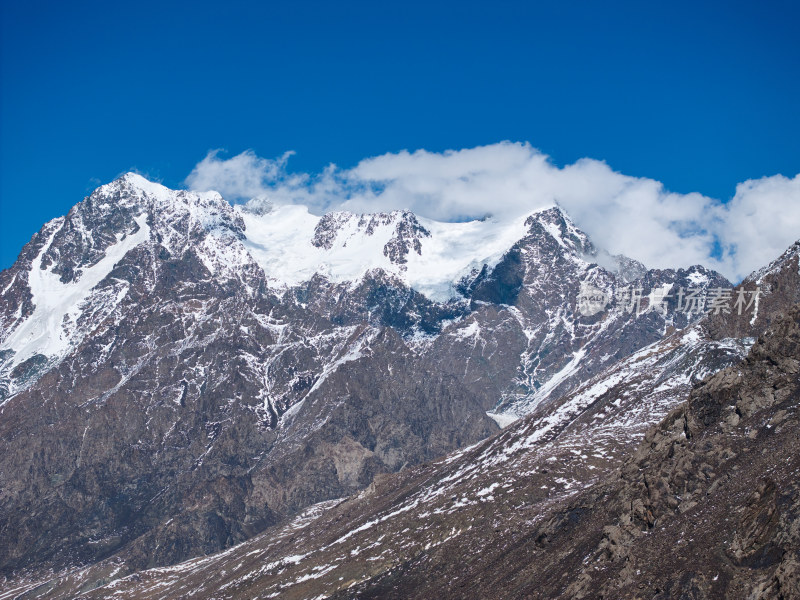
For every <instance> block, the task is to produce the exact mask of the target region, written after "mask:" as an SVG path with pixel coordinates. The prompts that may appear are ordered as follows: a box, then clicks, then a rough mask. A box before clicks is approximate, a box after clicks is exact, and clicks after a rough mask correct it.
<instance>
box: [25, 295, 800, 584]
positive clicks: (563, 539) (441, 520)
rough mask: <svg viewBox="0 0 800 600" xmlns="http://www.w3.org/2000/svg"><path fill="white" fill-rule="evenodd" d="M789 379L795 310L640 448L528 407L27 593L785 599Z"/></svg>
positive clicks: (799, 359) (793, 382) (794, 468)
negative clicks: (374, 474)
mask: <svg viewBox="0 0 800 600" xmlns="http://www.w3.org/2000/svg"><path fill="white" fill-rule="evenodd" d="M639 360H640V361H641V360H646V359H641V358H640V359H639ZM634 362H636V361H635V360H634ZM645 370H647V369H645ZM799 376H800V306H796V307H794V308H792V309H790V310H789V311H788V312H786V314H783V315H782V316H778V315H773V317H772V323H771V325H770V327H769V328H768V329H767V330H766V331H765V333H764V334H763V335H762V336H761V337H760V338H759V339H758V341H757V342H756V343H755V345H754V346H753V348H752V350H751V351H750V352H749V354H748V355H747V357H746V358H745V359H744V360H743V361H741V362H738V363H737V364H735V365H734V366H731V367H728V368H726V369H723V370H721V371H718V372H717V373H715V374H713V375H710V376H708V377H707V378H705V379H704V380H702V381H701V382H699V383H698V385H697V386H696V387H695V388H694V389H693V390H692V391H691V393H690V395H689V398H688V400H687V401H685V402H683V403H681V404H679V405H678V406H677V407H676V408H675V409H673V410H672V411H670V412H669V414H667V416H666V417H665V418H664V419H663V420H661V422H660V423H658V424H657V425H656V426H654V427H652V428H650V429H649V430H648V431H647V432H646V434H645V435H644V437H643V438H641V437H639V438H638V439H640V440H641V443H640V444H639V445H638V448H637V447H636V446H634V447H632V448H631V447H629V448H628V449H627V450H626V452H623V453H614V452H613V450H612V449H611V447H610V446H608V445H606V446H603V445H602V444H601V445H600V446H599V447H598V446H595V445H594V442H598V441H602V439H603V436H602V435H598V436H597V437H595V438H592V437H591V436H592V434H593V431H592V430H588V431H587V430H581V428H580V426H578V427H575V426H574V425H575V424H577V423H578V421H579V420H578V421H569V422H564V423H562V427H560V428H558V429H559V430H558V431H556V428H554V427H552V421H550V422H548V421H547V419H542V418H537V417H536V416H535V415H533V416H531V417H528V418H526V419H525V420H524V421H522V422H520V423H517V424H515V425H514V426H512V427H509V428H508V429H506V430H505V431H503V432H502V433H501V434H498V435H496V436H494V437H493V438H491V439H489V440H487V441H485V442H482V443H480V444H479V445H477V446H475V447H473V448H470V449H467V450H463V451H461V452H459V453H457V454H454V455H452V456H450V457H448V458H446V459H443V460H440V461H437V462H435V463H433V464H426V465H422V466H419V467H414V468H412V469H409V470H407V471H404V472H402V473H399V474H395V475H388V476H384V477H383V478H379V479H377V480H376V481H375V483H374V484H373V485H372V486H370V488H369V489H368V490H366V491H365V492H362V493H361V494H360V495H358V496H356V497H354V498H351V499H349V500H346V501H343V502H338V503H336V502H334V503H331V504H327V505H319V506H317V507H315V508H313V509H311V510H309V511H308V512H306V513H305V514H304V515H302V516H300V517H299V518H298V519H296V520H295V521H293V522H291V523H289V524H287V525H285V526H283V527H280V528H276V529H272V530H269V531H268V532H266V533H265V534H263V535H260V536H257V537H255V538H254V539H252V540H250V541H248V542H246V543H245V544H243V545H241V546H237V547H235V548H232V549H230V550H228V551H226V552H224V553H222V554H218V555H215V556H212V557H208V558H204V559H198V560H194V561H189V562H187V563H184V564H181V565H177V566H175V567H171V568H164V569H154V570H151V571H146V572H143V573H138V574H134V575H131V576H128V577H126V578H123V579H117V580H114V581H111V582H110V583H108V584H107V585H106V586H105V587H102V588H100V589H94V590H92V591H89V589H88V588H91V587H92V586H93V585H95V584H94V583H91V582H97V581H98V580H100V579H102V577H107V579H106V581H109V580H113V579H114V576H113V574H114V573H116V572H119V570H120V568H121V567H120V565H118V564H115V563H113V562H109V563H108V564H101V565H96V566H95V567H94V568H93V569H94V570H93V571H83V572H77V573H73V574H72V575H70V576H68V577H65V578H63V579H61V580H59V581H57V582H54V583H52V584H51V585H52V586H53V587H48V588H38V589H33V590H31V591H30V592H29V593H28V594H27V595H26V596H25V597H30V598H37V597H70V595H78V596H79V597H81V598H101V597H107V596H108V595H110V594H113V595H114V597H120V598H160V599H167V598H184V597H189V596H202V597H212V596H213V597H215V598H252V597H262V598H277V597H280V598H312V597H314V598H431V597H442V598H466V597H470V598H473V597H502V598H665V599H666V598H677V597H691V598H723V597H724V598H742V599H744V598H795V597H798V595H800V561H799V560H798V559H799V558H800V530H798V523H800V520H799V519H800V504H799V503H798V498H800V494H798V492H800V490H798V478H797V475H798V473H800V458H798V457H799V456H800V455H799V454H798V452H797V443H798V440H799V439H800V435H798V434H800V420H798V407H800V377H799ZM615 395H622V396H624V392H621V390H620V391H618V392H617V394H615ZM613 404H614V403H613V402H612V403H611V404H610V405H613ZM610 405H607V406H610ZM615 420H616V423H617V427H618V433H619V434H623V433H625V431H624V428H625V426H626V424H627V421H626V419H625V418H624V415H618V416H617V417H611V418H610V419H608V421H609V422H614V421H615ZM576 439H580V444H579V445H577V446H576V445H573V442H574V441H576ZM625 439H627V437H626V436H625V435H619V440H620V441H624V440H625ZM587 442H589V443H587ZM611 467H617V468H611ZM81 588H83V589H84V593H83V594H81V593H80V590H81ZM62 594H63V595H64V596H62Z"/></svg>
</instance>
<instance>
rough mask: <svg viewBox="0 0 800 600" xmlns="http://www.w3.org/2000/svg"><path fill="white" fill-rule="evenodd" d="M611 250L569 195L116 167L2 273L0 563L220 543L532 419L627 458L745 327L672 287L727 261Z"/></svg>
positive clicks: (156, 553)
mask: <svg viewBox="0 0 800 600" xmlns="http://www.w3.org/2000/svg"><path fill="white" fill-rule="evenodd" d="M484 228H486V229H484ZM487 232H488V233H487ZM480 240H482V242H481V244H479V245H478V246H477V247H475V246H476V241H480ZM601 254H602V251H600V250H597V249H596V248H594V246H593V245H592V244H591V241H590V240H589V239H588V237H587V236H585V234H583V233H582V232H580V230H578V229H577V228H576V227H575V226H574V224H572V223H571V221H570V220H569V218H568V217H567V216H566V215H565V214H564V213H563V212H562V211H561V210H560V209H558V208H557V207H556V208H545V209H543V210H539V211H538V212H533V213H532V214H531V215H529V216H528V217H526V218H525V219H522V220H520V221H519V222H513V223H511V224H498V223H492V222H490V221H485V222H473V223H467V224H437V223H435V222H431V221H427V220H424V219H421V218H417V217H415V216H414V215H412V214H411V213H407V212H402V211H400V212H396V213H390V214H385V215H373V216H358V215H347V214H341V213H339V214H333V215H332V216H330V217H323V218H319V217H310V215H309V214H308V212H307V211H305V209H303V208H302V207H275V206H271V205H269V204H267V203H265V202H263V201H261V200H258V201H252V202H251V203H250V204H248V205H246V206H238V207H232V206H231V205H229V204H228V203H227V202H225V201H224V199H222V198H221V197H219V196H218V195H216V194H213V193H209V194H194V193H190V192H183V191H171V190H166V188H163V187H161V186H158V185H157V184H152V183H150V182H147V181H146V180H143V179H142V178H140V177H138V176H131V175H129V176H125V177H123V178H121V179H120V180H117V181H116V182H114V183H112V184H109V185H107V186H103V187H101V188H99V189H98V190H97V191H96V192H95V193H94V194H92V195H91V196H90V197H89V198H87V199H86V200H84V202H82V203H80V204H78V205H76V206H75V207H74V208H73V209H72V210H71V211H70V212H69V213H68V215H66V216H65V217H63V218H61V219H56V220H54V221H52V222H50V223H49V224H47V225H46V226H45V227H44V228H43V229H42V231H40V232H39V234H37V235H36V236H34V238H33V239H32V241H31V242H30V243H29V244H28V245H27V246H26V247H25V248H24V249H23V251H22V253H21V255H20V258H19V259H18V261H17V263H16V264H15V265H14V266H13V267H12V268H11V269H9V270H6V271H3V272H2V273H0V289H2V290H3V293H2V294H1V295H0V325H2V328H1V329H0V394H2V395H0V431H1V432H2V436H0V440H2V442H0V472H1V473H2V474H3V476H4V480H5V481H7V482H8V483H7V484H6V485H5V486H4V487H3V488H2V490H0V534H2V536H3V539H4V540H5V541H4V542H3V543H2V545H1V546H0V550H2V551H1V552H0V570H2V573H3V574H4V575H5V576H6V577H10V578H11V579H10V580H14V581H22V580H25V579H31V580H41V573H42V572H45V571H47V572H51V573H52V572H57V573H61V572H64V570H67V571H70V570H74V569H76V568H79V567H80V568H82V569H83V568H89V569H90V571H86V573H94V572H95V571H91V567H90V565H93V564H96V565H100V566H98V567H97V568H99V569H101V570H102V569H105V566H103V565H106V566H107V565H109V564H116V565H118V566H120V565H122V566H120V570H119V571H118V572H117V575H118V576H122V575H123V574H126V573H128V572H130V571H131V570H132V571H136V570H139V569H143V568H148V567H154V566H159V565H170V564H173V563H175V562H178V561H181V560H186V559H190V558H192V557H194V556H198V555H201V554H208V553H213V552H216V551H219V550H222V549H224V548H228V547H230V546H232V545H233V544H236V543H239V542H242V541H244V540H247V539H250V538H253V536H255V535H257V534H258V533H259V532H261V531H265V530H269V528H270V527H281V526H283V525H281V524H283V523H287V522H288V521H287V520H288V519H291V518H292V517H293V516H294V515H297V514H300V513H302V511H303V510H304V509H306V508H307V507H309V506H312V505H314V504H315V503H318V502H329V501H331V500H333V499H336V498H341V497H344V496H348V495H350V494H354V493H358V492H359V490H363V489H364V488H365V487H367V486H369V485H370V484H371V482H373V481H374V480H375V477H376V476H378V475H382V474H385V473H391V472H397V471H400V470H404V471H405V470H408V469H409V468H410V467H411V466H412V465H415V464H419V463H421V462H425V461H431V460H434V459H436V458H437V457H440V456H442V455H444V454H446V453H448V452H452V451H454V450H457V449H458V448H462V447H464V446H467V445H470V444H474V443H476V442H479V441H480V440H482V439H484V438H486V437H487V436H489V435H491V434H493V433H495V432H497V431H498V429H499V427H498V425H497V424H496V423H495V421H497V422H499V423H502V424H504V425H506V424H508V423H509V422H511V421H513V420H514V419H517V418H519V417H520V416H524V415H531V417H528V419H531V418H532V419H538V420H539V421H537V422H539V423H540V426H537V427H538V428H537V429H536V432H538V433H530V434H529V436H528V437H530V436H534V437H535V436H542V437H541V438H539V437H537V438H536V439H537V440H539V439H541V440H543V441H546V442H547V444H550V443H551V442H552V441H553V439H556V438H559V439H561V440H562V441H563V439H566V438H564V437H563V435H562V434H561V433H560V431H561V430H562V429H563V428H564V427H567V429H569V430H570V431H573V432H577V433H575V437H574V438H571V439H573V441H572V442H570V443H569V444H567V445H566V446H565V448H566V447H567V446H569V447H570V448H572V449H575V448H577V447H578V446H579V445H580V444H585V443H589V442H587V441H586V440H587V439H589V440H593V441H591V443H595V442H596V443H598V444H601V446H603V448H606V449H607V450H604V452H605V454H606V455H607V457H615V458H613V460H612V459H610V458H606V459H603V461H600V462H602V464H607V465H612V464H617V463H616V462H615V461H617V460H618V459H619V457H620V456H622V455H624V452H625V451H627V450H626V449H629V448H630V447H631V444H632V443H634V442H635V440H636V439H637V437H636V436H639V435H643V433H644V431H645V430H646V429H647V427H648V426H649V425H651V424H652V423H653V422H654V420H653V419H658V418H661V416H663V415H664V414H666V412H668V411H669V410H670V409H671V408H673V407H674V406H675V405H676V404H677V403H678V402H679V400H680V398H681V396H682V395H683V394H684V392H685V391H686V390H688V389H689V387H691V384H692V382H693V381H695V380H697V379H699V378H702V377H703V376H705V375H707V374H708V373H711V372H714V371H716V370H718V369H721V368H724V367H726V366H728V365H730V364H733V363H734V362H736V360H738V359H739V358H740V357H741V356H743V354H744V353H745V352H746V351H747V348H748V347H749V344H750V343H751V342H748V341H747V338H748V337H752V336H735V335H724V333H725V331H727V330H726V329H725V327H728V328H730V327H731V326H730V325H724V324H721V325H719V327H718V329H717V330H716V333H715V334H709V332H708V329H707V326H705V325H703V327H700V326H699V325H696V323H697V322H698V320H699V319H700V318H701V317H702V316H703V313H701V312H697V313H686V312H682V311H679V310H676V308H675V306H674V305H670V303H669V302H666V301H662V300H663V297H664V296H665V295H672V296H673V298H672V300H671V301H672V302H673V303H674V299H675V298H674V297H675V296H676V295H677V290H678V289H679V288H686V289H688V288H690V287H692V288H694V289H697V290H699V291H702V292H708V291H709V290H712V289H715V288H725V287H728V286H729V285H730V284H729V283H728V282H727V281H725V280H724V278H722V277H721V276H719V275H718V274H715V273H713V272H711V271H708V270H706V269H704V268H702V267H693V268H692V269H688V270H662V271H658V270H650V271H647V270H644V268H643V267H642V266H641V265H638V264H637V263H635V261H630V260H626V259H624V257H622V258H617V259H615V263H614V265H616V266H615V268H614V269H613V270H608V269H606V268H604V267H602V266H600V265H599V264H598V261H599V262H603V263H604V264H608V257H607V256H606V257H604V256H601ZM354 258H358V259H359V260H358V261H356V262H352V261H351V259H354ZM295 259H296V261H297V262H296V263H292V261H293V260H295ZM348 261H351V262H348ZM287 264H296V266H297V268H296V269H295V272H294V273H293V274H291V276H287V274H286V265H287ZM312 267H313V268H312ZM795 271H796V269H795ZM781 272H783V271H781ZM786 273H789V271H788V270H786ZM354 274H355V275H354ZM787 276H788V275H787ZM348 277H349V278H348ZM780 277H784V276H783V275H781V276H780ZM780 277H779V278H778V279H776V280H775V281H776V282H778V280H779V279H780ZM784 279H785V277H784ZM780 281H783V279H780ZM776 285H777V283H776ZM781 285H783V284H781ZM37 286H38V287H37ZM637 289H638V290H639V291H638V293H639V301H640V302H638V303H636V304H635V305H634V303H632V302H631V297H630V294H631V293H633V292H634V291H635V290H637ZM776 289H778V288H774V289H773V288H771V289H770V293H769V294H767V295H765V297H764V298H763V299H762V300H761V304H760V309H759V313H758V315H756V316H751V317H750V318H751V319H752V320H753V325H752V327H754V328H758V327H762V326H764V325H765V324H766V323H767V321H768V319H769V318H771V317H770V316H769V315H771V314H772V313H773V311H772V309H770V308H769V307H770V303H771V302H773V300H775V301H777V300H778V299H780V301H781V302H783V301H784V300H785V298H784V296H783V295H781V294H778V293H775V292H774V290H776ZM781 289H783V288H781ZM787 289H788V288H787ZM587 290H593V291H592V294H594V295H596V296H597V297H598V298H600V299H601V300H602V301H604V302H605V304H604V305H603V306H602V307H600V310H597V311H595V312H592V311H587V310H584V309H585V307H584V306H583V305H582V304H581V298H582V294H583V295H586V291H587ZM626 291H627V293H628V295H629V297H628V299H627V300H626V297H625V293H626ZM590 295H591V294H590ZM593 297H594V296H593ZM601 303H602V302H601ZM595 308H596V306H595ZM37 311H39V312H38V313H37ZM43 317H44V318H43ZM723 325H724V326H723ZM754 331H755V330H754ZM748 333H752V331H749V330H748ZM676 374H680V375H681V376H680V377H677V378H676ZM620 386H621V387H620ZM623 388H624V389H627V390H628V395H627V397H626V398H625V399H624V400H622V401H620V402H619V403H618V404H617V405H614V404H613V401H614V400H616V398H612V397H611V396H613V394H614V393H621V392H620V389H623ZM623 395H624V394H623ZM644 395H650V397H651V401H650V404H649V405H646V406H651V408H649V409H647V410H645V409H643V406H642V405H641V404H640V403H639V402H638V400H637V399H639V398H641V397H643V396H644ZM637 411H638V412H637ZM487 413H488V414H489V415H490V416H491V417H492V418H491V419H490V418H489V416H487ZM525 423H528V421H525ZM602 423H608V424H610V425H608V427H606V429H605V431H606V432H608V431H617V432H618V435H600V434H601V432H602V431H604V429H603V427H601V426H600V425H601V424H602ZM541 424H545V425H547V427H548V428H547V429H546V431H545V430H544V429H542V427H544V425H541ZM581 424H582V425H581ZM618 425H619V426H618ZM522 426H523V425H522V424H521V425H520V427H522ZM525 427H527V425H525ZM580 427H583V428H584V430H585V431H584V430H581V429H580ZM609 428H610V429H609ZM509 431H512V430H509ZM513 431H517V430H516V429H514V430H513ZM503 435H506V432H503V433H502V434H501V436H503ZM509 435H510V434H509ZM515 435H516V434H515ZM526 435H528V434H526ZM553 435H555V436H556V438H553V437H552V436H553ZM570 435H572V434H570ZM587 435H588V436H589V438H587V437H586V436H587ZM597 436H600V437H597ZM615 437H616V438H629V439H625V440H624V441H621V442H620V441H617V442H616V443H615V442H614V441H613V440H614V438H615ZM498 439H501V438H498ZM502 439H505V438H502ZM526 439H527V438H526ZM504 443H505V442H504ZM559 443H560V442H559ZM564 443H566V442H564ZM530 444H534V442H533V441H531V442H530ZM530 444H528V442H525V443H523V444H522V446H521V447H522V448H529V447H531V446H530ZM534 445H535V444H534ZM551 451H552V447H551V446H548V450H547V452H551ZM565 451H566V450H565ZM540 458H541V459H542V460H544V458H542V457H540ZM526 460H530V461H532V463H531V464H533V462H535V461H536V460H538V459H536V458H535V455H531V458H530V459H526ZM599 460H600V459H599V458H598V461H599ZM598 464H599V463H598ZM595 468H596V469H599V466H596V467H595ZM588 471H591V469H589V470H588ZM602 472H605V471H601V470H598V474H597V476H600V474H601V473H602ZM587 477H589V479H592V477H594V476H593V475H591V473H587ZM587 481H588V479H587ZM323 506H327V505H323ZM109 561H110V562H109ZM115 568H116V567H115ZM80 572H84V571H80ZM103 573H104V574H103V575H102V577H106V576H108V571H103ZM102 577H101V578H102ZM97 582H99V579H98V580H96V581H95V583H93V584H91V585H95V584H96V583H97ZM84 584H86V580H84Z"/></svg>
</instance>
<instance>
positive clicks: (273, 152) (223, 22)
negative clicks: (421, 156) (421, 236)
mask: <svg viewBox="0 0 800 600" xmlns="http://www.w3.org/2000/svg"><path fill="white" fill-rule="evenodd" d="M798 12H800V11H799V10H798V8H797V6H796V3H792V2H776V1H768V2H761V3H755V2H750V3H739V2H705V3H702V2H692V3H689V2H676V1H671V2H602V3H601V2H579V1H571V2H570V1H562V2H513V3H511V2H492V3H488V2H487V3H473V2H464V1H461V2H453V3H449V2H433V1H428V2H420V3H417V2H402V3H379V2H374V1H373V2H363V3H362V2H338V3H332V2H327V3H322V2H286V3H278V2H262V3H255V2H253V3H243V2H237V1H235V0H231V1H227V2H192V3H189V2H186V3H168V2H159V3H151V2H136V3H116V2H113V3H112V2H98V3H87V2H70V3H60V2H59V3H55V2H35V1H32V2H5V3H3V7H2V88H1V90H0V100H1V102H0V169H1V170H0V228H1V230H0V239H2V246H1V247H0V268H5V267H8V266H10V264H11V263H12V262H13V260H14V258H15V257H16V255H17V254H18V252H19V250H20V249H21V247H22V245H23V244H24V243H26V242H27V241H28V240H29V239H30V237H31V235H33V233H35V232H36V231H37V230H38V229H39V228H40V227H41V225H42V224H43V223H44V222H45V221H46V220H48V219H51V218H53V217H56V216H59V215H61V214H64V213H65V212H66V211H67V210H68V209H69V207H70V206H72V205H73V204H75V203H76V202H77V201H79V200H80V199H81V198H82V197H83V196H84V195H86V194H87V193H88V192H90V191H91V190H92V189H93V188H94V187H96V186H97V185H99V184H100V183H105V182H107V181H109V180H111V179H113V178H114V177H116V176H117V175H119V174H120V173H122V172H125V171H128V170H137V171H139V172H141V173H143V174H145V175H148V176H150V177H151V178H155V179H158V180H161V181H163V182H164V183H165V184H166V185H169V186H171V187H177V186H180V185H182V182H183V181H184V179H185V178H186V176H187V175H188V174H189V173H190V172H191V171H192V169H193V168H194V166H195V165H196V163H198V162H199V161H200V160H201V159H203V158H204V157H205V156H206V154H207V152H208V151H209V150H211V149H217V148H222V149H225V150H226V151H228V153H229V154H228V155H229V156H233V155H235V154H238V153H240V152H242V151H244V150H248V149H252V150H253V151H254V153H255V154H257V155H258V156H262V157H268V158H274V157H278V156H280V155H281V154H283V153H284V152H285V151H287V150H293V151H295V152H296V154H295V155H294V156H292V158H291V159H290V161H289V164H288V166H289V169H290V170H292V169H296V170H298V171H306V172H311V173H315V172H319V171H320V170H321V169H323V168H324V167H325V166H326V165H327V164H328V163H331V162H333V163H336V164H337V165H339V166H340V167H343V168H351V167H354V166H355V165H356V164H358V163H359V161H361V160H362V159H364V158H365V157H371V156H376V155H381V154H384V153H387V152H398V151H400V150H403V149H408V150H411V151H413V150H415V149H420V148H424V149H427V150H429V151H432V152H442V151H444V150H447V149H461V148H472V147H475V146H481V145H486V144H494V143H496V142H499V141H502V140H511V141H520V142H529V143H530V144H531V145H532V146H533V147H535V148H538V149H539V150H541V151H542V152H544V153H546V154H548V155H549V156H550V157H551V159H552V161H553V162H554V163H555V164H556V165H559V166H563V165H568V164H571V163H573V162H575V161H576V160H578V159H579V158H581V157H591V158H594V159H598V160H604V161H606V162H607V164H608V165H609V166H610V167H611V168H612V169H613V170H615V171H618V172H621V173H624V174H626V175H631V176H635V177H647V178H652V179H655V180H658V181H661V182H663V183H664V185H665V186H666V188H668V189H669V190H673V191H676V192H681V193H688V192H692V191H698V192H701V193H703V194H705V195H707V196H710V197H713V198H719V199H722V200H726V199H728V198H730V197H731V196H733V194H734V191H735V186H736V184H737V183H739V182H742V181H745V180H747V179H750V178H760V177H764V176H769V175H775V174H778V173H782V174H784V175H786V176H789V177H792V176H794V175H795V174H796V173H798V172H799V171H800V143H798V139H800V111H799V110H798V98H800V77H799V76H798V73H800V42H798V36H797V34H796V27H797V23H798V17H800V15H799V14H798ZM798 235H800V232H798Z"/></svg>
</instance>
